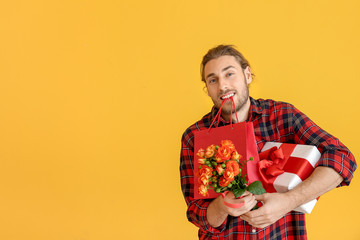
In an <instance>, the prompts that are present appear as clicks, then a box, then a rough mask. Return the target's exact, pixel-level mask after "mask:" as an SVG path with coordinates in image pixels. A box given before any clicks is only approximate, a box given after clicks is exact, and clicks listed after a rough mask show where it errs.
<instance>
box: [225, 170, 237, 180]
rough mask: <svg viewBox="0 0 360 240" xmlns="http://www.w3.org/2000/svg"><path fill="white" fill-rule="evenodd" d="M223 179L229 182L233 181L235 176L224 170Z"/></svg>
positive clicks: (231, 172)
mask: <svg viewBox="0 0 360 240" xmlns="http://www.w3.org/2000/svg"><path fill="white" fill-rule="evenodd" d="M223 177H224V178H225V179H226V180H228V181H230V182H231V181H232V180H234V178H235V174H234V172H233V171H232V170H230V169H228V168H226V169H225V171H224V174H223Z"/></svg>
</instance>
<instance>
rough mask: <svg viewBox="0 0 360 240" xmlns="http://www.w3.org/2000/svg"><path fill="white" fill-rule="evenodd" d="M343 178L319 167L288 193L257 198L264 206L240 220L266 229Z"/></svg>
mask: <svg viewBox="0 0 360 240" xmlns="http://www.w3.org/2000/svg"><path fill="white" fill-rule="evenodd" d="M342 181H343V178H342V177H341V176H340V175H339V174H338V173H337V172H335V171H334V170H333V169H332V168H328V167H317V168H315V170H314V172H313V173H312V174H311V176H310V177H308V178H307V179H306V180H305V181H303V182H302V183H300V184H299V185H298V186H297V187H296V188H294V189H292V190H290V191H288V192H286V193H265V194H263V195H258V196H255V198H256V200H258V201H263V202H264V205H263V206H262V207H261V208H259V209H258V210H255V211H252V212H248V213H246V214H244V215H242V216H241V217H240V218H241V219H243V220H245V221H247V222H248V223H249V224H251V225H252V226H254V227H258V228H264V227H266V226H268V225H270V224H272V223H274V222H276V221H277V220H278V219H280V218H281V217H283V216H284V215H285V214H286V213H288V212H290V211H291V210H293V209H295V208H296V207H298V206H300V205H302V204H304V203H306V202H309V201H311V200H313V199H315V198H317V197H319V196H320V195H322V194H324V193H326V192H328V191H330V190H331V189H333V188H335V187H336V186H338V185H339V184H340V183H341V182H342Z"/></svg>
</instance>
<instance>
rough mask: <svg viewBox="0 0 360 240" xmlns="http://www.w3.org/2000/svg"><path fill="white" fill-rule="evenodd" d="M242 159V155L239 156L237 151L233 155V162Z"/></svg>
mask: <svg viewBox="0 0 360 240" xmlns="http://www.w3.org/2000/svg"><path fill="white" fill-rule="evenodd" d="M241 158H242V156H241V154H239V153H238V152H237V151H236V150H235V151H233V153H232V154H231V160H240V159H241Z"/></svg>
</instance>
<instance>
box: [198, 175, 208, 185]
mask: <svg viewBox="0 0 360 240" xmlns="http://www.w3.org/2000/svg"><path fill="white" fill-rule="evenodd" d="M199 183H200V184H201V185H204V186H208V185H209V176H207V175H204V174H203V175H201V176H200V177H199Z"/></svg>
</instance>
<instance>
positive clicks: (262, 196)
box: [255, 193, 267, 201]
mask: <svg viewBox="0 0 360 240" xmlns="http://www.w3.org/2000/svg"><path fill="white" fill-rule="evenodd" d="M266 195H267V194H266V193H264V194H261V195H255V199H256V200H258V201H265V199H266Z"/></svg>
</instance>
